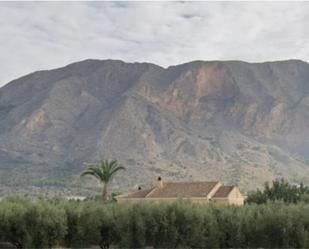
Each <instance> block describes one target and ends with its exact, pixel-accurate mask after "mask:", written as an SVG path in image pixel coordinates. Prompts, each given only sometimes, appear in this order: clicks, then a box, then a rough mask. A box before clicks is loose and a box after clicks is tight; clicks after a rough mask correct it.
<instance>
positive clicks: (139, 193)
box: [118, 187, 154, 199]
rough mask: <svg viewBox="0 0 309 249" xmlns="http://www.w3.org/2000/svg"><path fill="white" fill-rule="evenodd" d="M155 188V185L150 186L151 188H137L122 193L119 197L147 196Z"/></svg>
mask: <svg viewBox="0 0 309 249" xmlns="http://www.w3.org/2000/svg"><path fill="white" fill-rule="evenodd" d="M153 189H154V187H152V188H149V189H142V190H137V191H134V192H132V193H129V194H125V195H121V196H119V197H118V198H119V199H121V198H145V197H146V195H148V194H149V193H150V192H151V191H152V190H153Z"/></svg>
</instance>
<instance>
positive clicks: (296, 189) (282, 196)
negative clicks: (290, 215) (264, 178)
mask: <svg viewBox="0 0 309 249" xmlns="http://www.w3.org/2000/svg"><path fill="white" fill-rule="evenodd" d="M308 195H309V187H306V186H304V185H303V184H300V186H296V185H291V184H289V183H288V182H287V181H285V180H284V179H280V180H275V181H273V183H272V186H270V185H269V183H265V185H264V190H263V191H261V190H258V191H256V192H253V193H250V194H249V195H248V198H247V203H257V204H262V203H266V202H267V201H283V202H285V203H297V202H299V201H307V199H308V198H307V197H306V196H308Z"/></svg>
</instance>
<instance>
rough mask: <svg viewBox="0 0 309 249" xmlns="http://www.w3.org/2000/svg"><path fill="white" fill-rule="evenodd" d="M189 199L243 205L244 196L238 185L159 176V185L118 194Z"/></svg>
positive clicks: (125, 198)
mask: <svg viewBox="0 0 309 249" xmlns="http://www.w3.org/2000/svg"><path fill="white" fill-rule="evenodd" d="M179 198H181V199H189V200H191V201H192V202H193V203H201V204H207V203H215V204H218V205H239V206H240V205H243V204H244V199H245V198H244V196H243V195H242V194H241V193H240V191H239V189H238V188H237V187H236V186H223V185H222V184H221V183H220V182H163V181H162V179H161V177H159V178H158V182H157V186H154V187H151V188H147V189H141V188H139V189H138V190H136V191H133V192H130V193H127V194H123V195H119V196H116V200H117V201H118V202H123V201H172V200H176V199H179Z"/></svg>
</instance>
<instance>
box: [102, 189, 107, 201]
mask: <svg viewBox="0 0 309 249" xmlns="http://www.w3.org/2000/svg"><path fill="white" fill-rule="evenodd" d="M102 201H103V202H104V203H105V202H107V184H104V185H103V189H102Z"/></svg>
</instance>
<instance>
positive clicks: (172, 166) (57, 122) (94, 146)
mask: <svg viewBox="0 0 309 249" xmlns="http://www.w3.org/2000/svg"><path fill="white" fill-rule="evenodd" d="M308 107H309V64H307V63H305V62H302V61H298V60H290V61H279V62H267V63H246V62H240V61H211V62H204V61H194V62H190V63H186V64H182V65H177V66H171V67H168V68H166V69H164V68H162V67H159V66H156V65H153V64H148V63H134V64H132V63H124V62H122V61H113V60H104V61H99V60H86V61H82V62H78V63H74V64H71V65H68V66H66V67H63V68H60V69H55V70H50V71H40V72H35V73H32V74H29V75H27V76H24V77H22V78H19V79H17V80H14V81H12V82H10V83H9V84H7V85H6V86H4V87H2V88H1V89H0V141H1V143H0V185H1V187H0V189H2V192H1V191H0V195H1V193H2V194H3V193H4V192H6V193H7V192H8V191H12V190H14V191H15V190H19V191H21V190H25V189H27V188H26V187H29V186H33V188H34V187H37V188H45V189H46V188H47V189H48V188H51V189H69V190H71V192H73V193H78V192H81V191H83V190H85V189H86V190H87V189H88V190H90V191H91V189H93V188H94V183H93V182H91V181H87V180H81V179H80V178H79V176H78V175H79V173H80V172H81V170H82V168H83V165H82V163H83V162H92V161H96V160H98V159H99V158H117V159H119V160H120V161H121V162H122V163H123V164H124V165H125V166H126V167H127V171H126V172H125V173H122V174H121V175H119V177H118V178H117V179H115V182H114V187H115V188H119V187H120V188H124V187H128V186H132V185H135V184H139V185H143V184H146V185H147V184H150V183H151V182H152V181H153V180H154V179H155V177H156V176H157V175H159V174H160V175H161V176H162V177H163V178H165V179H176V180H180V179H181V180H191V179H193V180H215V179H216V180H217V179H218V180H221V181H223V182H225V183H226V184H229V183H233V184H238V185H239V186H240V187H241V188H242V189H243V190H248V189H254V188H256V187H258V186H261V184H262V183H263V182H265V181H269V180H272V179H273V178H276V177H285V178H287V179H289V180H290V181H292V182H300V181H303V182H305V183H308V182H309V125H308V124H309V111H308ZM81 186H82V187H83V188H82V189H81V188H80V187H81Z"/></svg>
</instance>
